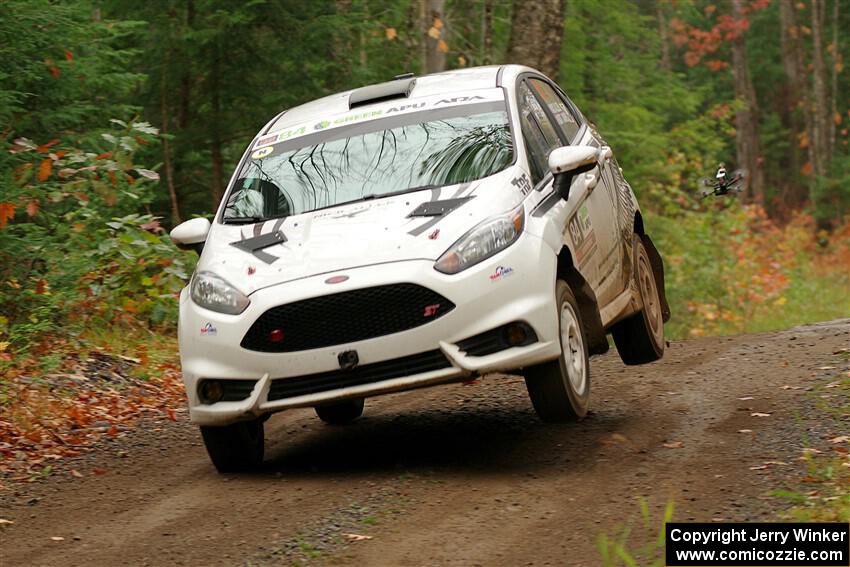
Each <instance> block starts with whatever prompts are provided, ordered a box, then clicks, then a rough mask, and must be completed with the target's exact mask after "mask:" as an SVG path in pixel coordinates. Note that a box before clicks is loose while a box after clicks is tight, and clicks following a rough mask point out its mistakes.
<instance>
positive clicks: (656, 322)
mask: <svg viewBox="0 0 850 567" xmlns="http://www.w3.org/2000/svg"><path fill="white" fill-rule="evenodd" d="M634 247H635V283H637V288H638V292H639V293H640V298H641V303H643V309H642V310H641V311H640V312H639V313H635V314H634V315H632V316H631V317H629V318H628V319H624V320H622V321H620V322H619V323H617V324H616V325H614V326H613V327H612V328H611V334H612V335H613V336H614V344H615V345H617V352H619V353H620V358H621V359H622V360H623V362H624V363H625V364H629V365H633V364H646V363H647V362H654V361H656V360H658V359H659V358H661V357H662V356H663V355H664V314H663V311H662V308H661V298H660V297H659V296H658V286H657V285H656V283H655V274H654V273H653V271H652V264H650V262H649V256H648V255H647V253H646V248H644V246H643V242H642V241H641V238H640V236H638V235H635V244H634Z"/></svg>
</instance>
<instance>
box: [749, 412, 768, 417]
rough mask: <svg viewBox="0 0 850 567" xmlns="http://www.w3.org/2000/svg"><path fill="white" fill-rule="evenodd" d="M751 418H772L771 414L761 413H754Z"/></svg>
mask: <svg viewBox="0 0 850 567" xmlns="http://www.w3.org/2000/svg"><path fill="white" fill-rule="evenodd" d="M750 417H770V414H769V413H762V412H760V411H754V412H753V413H751V414H750Z"/></svg>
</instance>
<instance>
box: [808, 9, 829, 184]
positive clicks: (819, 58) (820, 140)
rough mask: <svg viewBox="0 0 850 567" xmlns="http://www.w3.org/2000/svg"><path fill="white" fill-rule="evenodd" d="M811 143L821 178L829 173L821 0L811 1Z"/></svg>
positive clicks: (827, 106)
mask: <svg viewBox="0 0 850 567" xmlns="http://www.w3.org/2000/svg"><path fill="white" fill-rule="evenodd" d="M811 12H812V84H813V94H814V98H813V101H812V102H813V103H814V105H813V107H812V114H813V116H812V125H813V128H812V134H813V135H812V142H813V143H814V144H813V146H814V148H813V149H814V152H815V160H814V162H813V165H814V170H815V175H816V176H818V177H823V176H825V175H827V173H828V171H829V157H830V148H829V121H830V116H829V114H830V112H829V104H828V101H827V94H826V65H825V64H824V59H823V39H822V38H823V13H824V2H823V0H812V5H811Z"/></svg>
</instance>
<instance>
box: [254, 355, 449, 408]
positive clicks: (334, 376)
mask: <svg viewBox="0 0 850 567" xmlns="http://www.w3.org/2000/svg"><path fill="white" fill-rule="evenodd" d="M450 366H451V364H450V363H449V361H448V359H446V357H445V356H444V355H443V353H442V352H440V351H439V350H432V351H429V352H423V353H420V354H414V355H411V356H405V357H403V358H396V359H393V360H385V361H383V362H375V363H372V364H364V365H363V366H357V367H355V368H353V369H351V370H332V371H330V372H322V373H320V374H310V375H308V376H299V377H297V378H278V379H277V380H272V385H271V387H270V388H269V398H268V399H269V401H272V400H282V399H285V398H294V397H295V396H304V395H307V394H315V393H317V392H327V391H328V390H335V389H337V388H346V387H349V386H359V385H361V384H372V383H374V382H380V381H382V380H391V379H393V378H401V377H402V376H413V375H414V374H422V373H425V372H431V371H432V370H440V369H442V368H449V367H450Z"/></svg>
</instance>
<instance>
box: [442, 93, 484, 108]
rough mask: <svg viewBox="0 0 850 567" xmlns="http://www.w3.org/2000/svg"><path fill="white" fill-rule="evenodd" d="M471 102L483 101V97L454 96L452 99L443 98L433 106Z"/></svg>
mask: <svg viewBox="0 0 850 567" xmlns="http://www.w3.org/2000/svg"><path fill="white" fill-rule="evenodd" d="M473 100H484V97H483V96H477V95H476V96H456V97H454V98H444V99H441V100H438V101H437V102H435V103H434V106H439V105H441V104H457V103H459V102H472V101H473Z"/></svg>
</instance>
